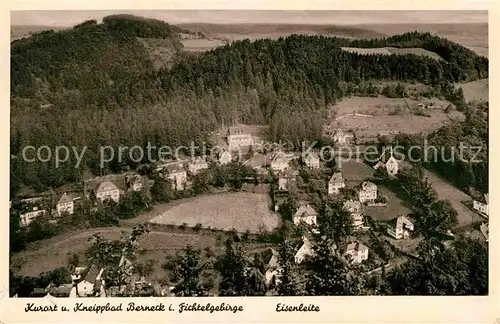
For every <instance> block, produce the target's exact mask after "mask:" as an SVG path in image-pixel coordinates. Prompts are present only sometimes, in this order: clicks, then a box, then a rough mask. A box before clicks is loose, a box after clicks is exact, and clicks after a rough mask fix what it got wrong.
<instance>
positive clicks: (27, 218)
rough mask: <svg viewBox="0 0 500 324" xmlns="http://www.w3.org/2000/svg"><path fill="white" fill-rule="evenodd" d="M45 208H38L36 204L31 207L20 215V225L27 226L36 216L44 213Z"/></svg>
mask: <svg viewBox="0 0 500 324" xmlns="http://www.w3.org/2000/svg"><path fill="white" fill-rule="evenodd" d="M45 213H46V211H45V209H38V207H37V206H33V207H31V210H30V211H28V212H25V213H22V214H21V215H20V221H21V226H28V225H29V224H31V223H32V222H33V220H34V219H35V218H37V217H40V216H43V215H45Z"/></svg>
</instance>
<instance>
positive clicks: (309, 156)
mask: <svg viewBox="0 0 500 324" xmlns="http://www.w3.org/2000/svg"><path fill="white" fill-rule="evenodd" d="M302 159H303V161H304V164H305V165H306V166H307V167H308V168H311V169H318V168H319V157H318V155H317V154H316V153H314V152H307V153H305V154H304V155H303V156H302Z"/></svg>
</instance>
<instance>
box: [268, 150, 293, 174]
mask: <svg viewBox="0 0 500 324" xmlns="http://www.w3.org/2000/svg"><path fill="white" fill-rule="evenodd" d="M288 162H289V159H288V158H287V157H286V156H285V154H284V153H283V152H276V153H274V155H273V156H272V158H271V169H273V171H275V172H282V171H284V170H286V169H287V168H288Z"/></svg>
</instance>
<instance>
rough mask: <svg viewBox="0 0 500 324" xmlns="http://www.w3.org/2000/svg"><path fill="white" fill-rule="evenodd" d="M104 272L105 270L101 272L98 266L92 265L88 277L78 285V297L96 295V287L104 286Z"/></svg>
mask: <svg viewBox="0 0 500 324" xmlns="http://www.w3.org/2000/svg"><path fill="white" fill-rule="evenodd" d="M103 272H104V268H102V269H100V270H99V268H98V267H97V266H96V265H92V266H91V267H90V269H89V271H88V272H87V274H86V276H85V277H84V278H83V279H82V280H81V281H80V282H78V283H77V284H76V292H77V295H78V296H79V297H86V296H90V295H92V294H93V293H94V287H95V286H96V285H101V284H102V280H101V276H102V273H103ZM99 288H100V287H99Z"/></svg>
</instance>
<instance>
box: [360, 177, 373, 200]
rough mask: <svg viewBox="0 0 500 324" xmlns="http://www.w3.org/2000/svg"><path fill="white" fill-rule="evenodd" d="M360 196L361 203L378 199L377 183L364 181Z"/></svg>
mask: <svg viewBox="0 0 500 324" xmlns="http://www.w3.org/2000/svg"><path fill="white" fill-rule="evenodd" d="M358 198H359V201H360V202H361V203H364V202H365V201H373V200H375V199H377V185H376V184H374V183H373V182H370V181H363V183H362V184H361V188H360V190H359V192H358Z"/></svg>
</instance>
